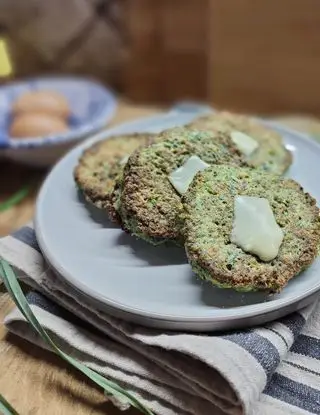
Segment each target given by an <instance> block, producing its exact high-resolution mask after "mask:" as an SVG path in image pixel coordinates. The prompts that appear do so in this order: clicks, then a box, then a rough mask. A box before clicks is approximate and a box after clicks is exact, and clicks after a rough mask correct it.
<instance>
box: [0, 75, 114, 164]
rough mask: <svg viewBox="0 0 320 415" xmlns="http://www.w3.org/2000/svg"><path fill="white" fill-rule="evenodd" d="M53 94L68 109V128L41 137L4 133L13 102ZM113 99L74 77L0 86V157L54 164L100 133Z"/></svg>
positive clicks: (109, 115) (96, 86) (98, 87)
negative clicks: (32, 95) (36, 94)
mask: <svg viewBox="0 0 320 415" xmlns="http://www.w3.org/2000/svg"><path fill="white" fill-rule="evenodd" d="M37 90H46V91H48V90H49V91H56V92H58V93H60V94H61V95H63V96H64V97H65V98H66V99H67V101H68V103H69V106H70V110H71V115H70V117H69V120H68V123H69V129H68V130H67V131H66V132H64V133H61V134H52V135H50V136H45V137H30V138H18V139H13V138H11V137H10V136H9V133H8V130H9V125H10V123H11V120H12V114H11V108H12V104H13V102H14V101H15V100H16V99H17V98H18V97H19V96H20V95H21V94H23V93H25V92H29V91H37ZM115 109H116V99H115V96H114V95H113V93H112V92H111V91H109V90H108V89H106V88H105V87H104V86H102V85H100V84H99V83H97V82H93V81H90V80H88V79H83V78H78V77H62V76H61V77H41V78H33V79H27V80H25V81H21V82H12V83H9V84H7V85H4V86H1V87H0V155H1V156H4V157H6V158H9V159H11V160H13V161H16V162H19V163H23V164H27V165H30V166H34V167H47V166H51V165H52V164H53V163H55V162H56V161H57V160H58V159H59V158H60V157H61V156H62V155H63V154H65V153H66V152H67V151H68V150H69V149H70V148H71V147H74V146H75V145H76V144H77V143H78V142H80V141H82V140H84V139H85V138H87V137H89V136H90V135H92V134H94V133H96V132H97V131H99V130H101V129H102V128H103V127H105V126H106V125H107V123H108V122H109V121H110V119H111V118H112V116H113V114H114V112H115Z"/></svg>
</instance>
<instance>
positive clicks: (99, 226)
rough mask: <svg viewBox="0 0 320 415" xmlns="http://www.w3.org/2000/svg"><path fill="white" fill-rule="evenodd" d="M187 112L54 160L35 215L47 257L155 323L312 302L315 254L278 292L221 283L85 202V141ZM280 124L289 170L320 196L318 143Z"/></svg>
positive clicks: (244, 316)
mask: <svg viewBox="0 0 320 415" xmlns="http://www.w3.org/2000/svg"><path fill="white" fill-rule="evenodd" d="M190 118H191V116H190V115H188V114H187V115H186V114H184V115H180V116H179V115H177V114H171V115H168V116H159V117H151V118H148V119H144V120H139V121H135V122H131V123H128V124H125V125H122V126H119V127H116V128H113V129H112V130H109V131H108V132H107V133H101V134H99V135H97V136H96V137H94V138H93V139H91V140H89V142H86V143H85V144H82V145H80V146H78V147H77V148H76V149H74V150H72V151H71V152H70V153H69V154H68V155H67V156H65V157H64V158H63V159H62V160H61V161H60V162H59V163H58V164H57V165H56V167H55V168H54V169H53V170H52V172H51V173H50V174H49V176H48V177H47V179H46V181H45V183H44V184H43V187H42V189H41V191H40V194H39V197H38V203H37V209H36V218H35V225H36V234H37V238H38V241H39V244H40V248H41V250H42V252H43V253H44V255H45V257H46V258H47V260H48V262H49V263H50V264H51V265H52V266H53V267H54V269H55V270H56V271H57V272H58V273H59V274H60V275H61V278H64V279H65V280H66V281H68V282H69V283H70V284H71V285H73V286H74V287H76V288H77V289H79V290H80V291H81V292H82V293H84V294H86V295H87V296H89V297H90V298H91V299H92V302H93V303H94V304H95V306H96V307H98V308H100V309H104V310H107V311H108V312H109V313H110V314H112V315H115V316H118V317H122V318H125V319H129V320H132V321H135V322H138V323H140V324H143V325H147V326H154V327H159V328H169V329H176V330H193V331H204V330H220V329H230V328H235V327H241V326H249V325H253V324H261V323H264V322H266V321H270V320H272V319H275V318H278V317H280V316H283V315H285V314H287V313H289V312H292V311H294V310H297V309H299V308H301V307H303V306H305V305H306V304H308V303H310V301H312V300H313V299H314V298H315V296H316V295H317V292H318V291H319V290H320V261H319V259H317V260H316V261H315V262H314V264H313V265H312V266H311V267H310V268H309V269H308V270H307V271H305V272H304V273H303V274H301V275H300V276H297V277H295V278H294V279H293V280H292V281H291V282H290V283H289V284H288V286H287V287H286V288H285V289H284V290H283V291H282V292H281V293H280V294H278V295H274V296H265V295H264V294H261V293H237V292H234V291H233V290H222V289H219V288H215V287H213V286H211V285H210V284H208V283H203V282H201V281H199V280H198V279H197V278H196V277H195V276H194V275H193V274H192V272H191V270H190V267H189V265H188V264H187V261H186V257H185V254H184V252H183V250H182V249H180V248H177V247H175V246H172V245H167V246H161V247H152V246H150V245H148V244H147V243H145V242H143V241H140V240H137V239H135V238H133V237H130V236H129V235H127V234H125V233H124V232H122V231H121V230H120V229H118V228H115V227H114V226H113V225H111V224H110V223H109V222H108V220H107V219H106V217H105V215H104V214H103V213H101V212H98V211H97V210H95V209H93V208H90V207H89V206H87V205H86V204H85V203H84V202H83V199H82V198H81V196H80V195H79V194H78V192H77V189H76V186H75V184H74V181H73V175H72V172H73V169H74V167H75V165H76V163H77V160H78V157H79V155H80V154H81V152H82V151H83V149H84V148H85V147H87V146H88V145H91V144H92V143H93V142H95V141H97V140H99V139H101V138H104V137H105V136H106V134H107V135H113V134H122V133H128V132H139V131H159V130H161V129H164V128H168V127H171V126H174V125H178V124H184V123H185V122H188V121H189V120H190ZM275 128H278V129H279V128H280V127H275ZM280 131H281V132H282V133H283V136H284V140H285V143H286V145H287V146H288V148H289V149H290V150H291V151H292V152H293V153H294V163H293V165H292V167H291V169H290V172H289V173H288V175H289V176H290V177H292V178H294V179H297V180H298V181H299V182H300V183H301V184H302V185H303V186H304V187H305V189H306V190H307V191H309V192H310V193H311V194H312V195H313V196H314V197H316V198H317V200H318V201H319V200H320V185H319V180H318V177H319V176H318V166H319V162H320V146H319V145H318V144H316V143H314V142H313V141H311V140H309V139H308V138H306V137H304V136H303V135H301V134H298V133H295V132H290V131H288V130H283V129H281V128H280Z"/></svg>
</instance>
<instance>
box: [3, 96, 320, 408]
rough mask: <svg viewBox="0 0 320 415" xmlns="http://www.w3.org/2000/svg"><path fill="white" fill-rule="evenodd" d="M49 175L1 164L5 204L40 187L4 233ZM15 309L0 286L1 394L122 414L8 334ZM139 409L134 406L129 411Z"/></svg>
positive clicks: (121, 114) (26, 214)
mask: <svg viewBox="0 0 320 415" xmlns="http://www.w3.org/2000/svg"><path fill="white" fill-rule="evenodd" d="M159 111H160V110H159V109H158V108H152V107H142V106H133V105H130V104H128V103H125V102H122V103H121V104H120V107H119V109H118V112H117V114H116V116H115V118H114V119H113V121H112V123H111V124H112V125H115V124H118V123H120V122H123V121H127V120H130V119H134V118H138V117H143V116H146V115H152V114H154V113H157V112H159ZM285 122H286V123H287V124H289V125H290V124H291V125H294V126H295V127H296V128H300V129H302V130H306V131H309V132H311V133H313V134H319V136H320V123H319V122H318V121H316V120H314V119H309V118H305V117H303V118H297V117H294V118H291V117H289V118H286V120H285ZM44 174H45V173H44V172H39V171H34V170H31V169H28V168H25V167H21V166H17V165H13V164H10V163H7V162H3V161H2V162H1V164H0V175H1V182H0V202H1V201H3V200H5V199H6V198H7V197H8V196H10V195H11V194H12V193H14V192H15V191H16V190H18V189H19V188H20V187H21V186H22V185H24V184H26V183H27V182H32V183H34V185H35V186H34V188H35V190H34V191H33V192H32V193H31V194H30V195H29V196H28V197H27V198H26V199H25V200H24V201H23V202H21V204H19V205H18V206H15V207H13V208H12V209H10V210H9V211H6V212H3V213H0V236H3V235H6V234H8V233H10V232H11V231H12V230H13V229H16V228H18V227H20V226H21V225H23V224H25V223H26V222H28V221H29V220H30V219H31V218H32V215H33V211H34V202H35V196H36V192H37V187H38V186H39V184H40V183H41V180H42V179H43V177H44ZM11 308H12V302H11V300H10V299H9V297H8V295H7V294H6V293H5V291H4V287H3V285H2V286H1V285H0V392H1V394H3V395H4V396H5V397H6V399H7V400H9V402H11V404H12V405H13V406H14V407H15V408H16V409H17V410H18V412H19V413H20V414H22V415H28V414H30V415H36V414H45V415H67V414H77V415H88V414H107V415H117V414H118V415H120V412H119V411H118V410H116V409H115V408H114V407H112V406H111V405H110V404H109V403H107V402H106V400H105V398H104V396H103V394H102V392H101V391H100V390H98V389H97V388H96V387H95V386H93V385H92V383H91V382H90V381H88V380H87V379H85V378H84V377H83V376H82V375H81V374H79V373H77V372H75V371H74V370H72V369H70V367H69V366H67V365H66V364H64V362H62V361H61V360H60V359H59V358H57V357H56V356H54V355H53V354H52V353H49V352H46V351H43V350H41V349H40V348H38V347H36V346H33V345H31V344H29V343H27V342H25V341H23V340H21V339H20V338H17V337H15V336H13V335H9V334H7V333H6V330H5V328H4V327H3V325H1V321H2V320H3V318H4V316H5V315H6V314H7V313H8V311H9V310H10V309H11ZM134 413H136V411H134V410H132V411H130V412H129V414H134Z"/></svg>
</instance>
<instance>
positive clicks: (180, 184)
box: [169, 156, 209, 195]
mask: <svg viewBox="0 0 320 415" xmlns="http://www.w3.org/2000/svg"><path fill="white" fill-rule="evenodd" d="M207 167H209V164H207V163H205V162H204V161H202V160H201V158H199V157H198V156H191V157H190V158H189V159H188V160H187V161H186V162H185V163H184V164H183V165H182V166H181V167H179V168H177V169H176V170H175V171H173V172H172V173H171V174H170V176H169V180H170V182H171V184H172V186H173V187H174V188H175V189H176V191H177V192H178V193H180V194H181V195H182V194H183V193H186V191H187V190H188V188H189V186H190V184H191V182H192V180H193V178H194V176H195V175H196V174H197V173H198V172H199V171H202V170H204V169H206V168H207Z"/></svg>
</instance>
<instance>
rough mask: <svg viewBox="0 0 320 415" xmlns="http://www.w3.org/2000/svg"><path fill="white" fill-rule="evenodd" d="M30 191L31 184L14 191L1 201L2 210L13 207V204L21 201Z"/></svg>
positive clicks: (0, 208) (0, 209)
mask: <svg viewBox="0 0 320 415" xmlns="http://www.w3.org/2000/svg"><path fill="white" fill-rule="evenodd" d="M29 191H30V188H29V186H25V187H23V188H22V189H20V190H18V191H17V192H16V193H14V194H13V195H12V196H11V197H9V199H7V200H5V201H4V202H2V203H0V212H4V211H5V210H8V209H11V208H12V207H13V206H15V205H17V204H18V203H20V202H21V201H22V200H23V199H24V198H25V197H26V196H27V195H28V194H29Z"/></svg>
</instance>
